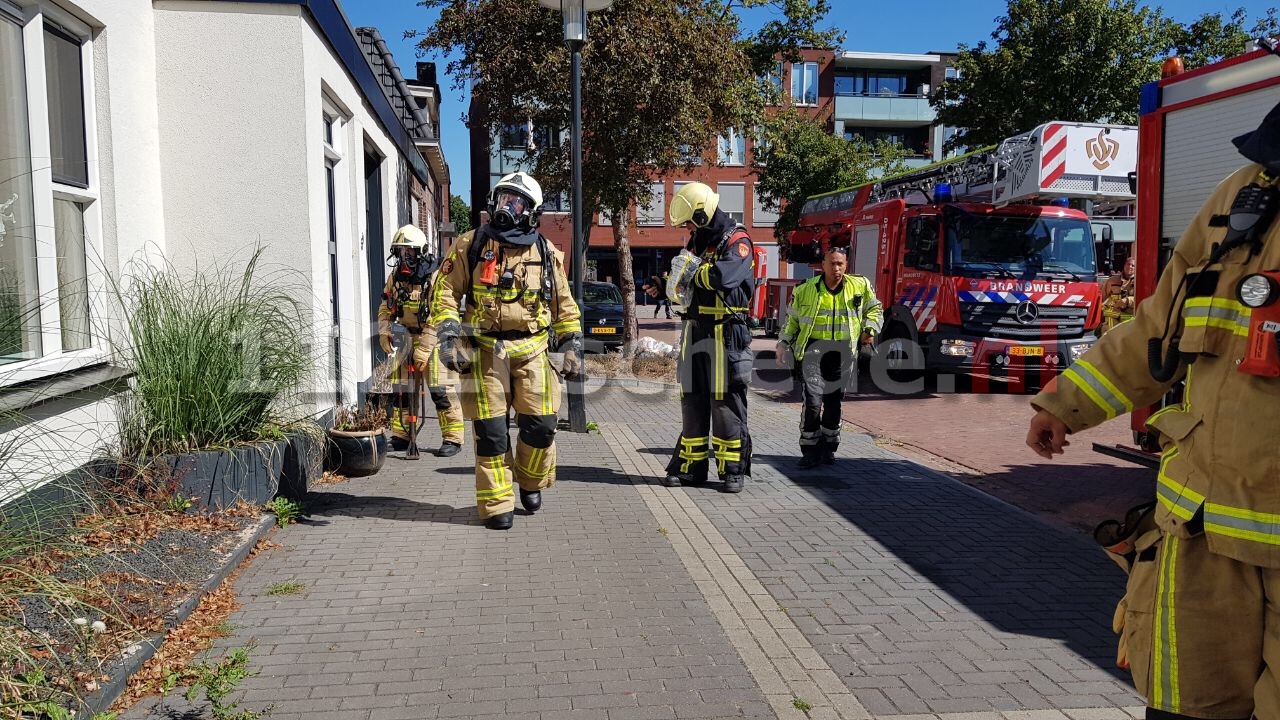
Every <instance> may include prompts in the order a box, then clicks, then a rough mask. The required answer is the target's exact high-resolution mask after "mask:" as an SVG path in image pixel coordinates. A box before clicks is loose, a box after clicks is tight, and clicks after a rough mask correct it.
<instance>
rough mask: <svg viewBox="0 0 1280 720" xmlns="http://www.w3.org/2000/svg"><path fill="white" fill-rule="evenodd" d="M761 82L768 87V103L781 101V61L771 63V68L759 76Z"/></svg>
mask: <svg viewBox="0 0 1280 720" xmlns="http://www.w3.org/2000/svg"><path fill="white" fill-rule="evenodd" d="M760 80H761V82H763V83H764V84H765V85H767V86H768V87H769V90H770V93H769V94H770V98H769V104H770V105H773V104H776V103H779V102H781V101H782V61H781V60H779V61H778V62H775V63H774V64H773V69H772V70H770V71H769V72H767V73H765V74H764V76H763V77H761V78H760Z"/></svg>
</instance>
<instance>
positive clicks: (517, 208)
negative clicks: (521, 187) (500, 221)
mask: <svg viewBox="0 0 1280 720" xmlns="http://www.w3.org/2000/svg"><path fill="white" fill-rule="evenodd" d="M493 204H494V207H495V208H496V209H498V210H506V211H507V212H509V213H511V215H512V216H513V217H520V216H521V215H523V214H525V213H527V212H529V211H530V210H532V209H533V208H531V207H530V205H531V203H530V202H529V198H526V197H525V196H523V195H521V194H520V193H515V192H511V191H509V190H499V191H498V194H497V197H496V198H494V203H493Z"/></svg>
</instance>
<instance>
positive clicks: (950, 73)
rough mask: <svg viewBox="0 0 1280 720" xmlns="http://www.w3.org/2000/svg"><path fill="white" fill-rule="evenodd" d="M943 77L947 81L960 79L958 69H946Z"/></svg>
mask: <svg viewBox="0 0 1280 720" xmlns="http://www.w3.org/2000/svg"><path fill="white" fill-rule="evenodd" d="M945 75H946V78H947V79H948V80H955V79H956V78H959V77H960V68H956V67H947V69H946V71H945Z"/></svg>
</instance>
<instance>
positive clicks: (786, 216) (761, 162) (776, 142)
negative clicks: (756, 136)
mask: <svg viewBox="0 0 1280 720" xmlns="http://www.w3.org/2000/svg"><path fill="white" fill-rule="evenodd" d="M761 140H762V142H759V143H758V144H757V145H756V152H755V158H754V167H753V170H754V171H755V172H756V174H757V178H758V179H757V180H756V192H758V193H759V194H760V200H761V202H763V203H764V205H765V207H766V208H768V209H770V210H775V211H777V210H779V209H781V214H780V215H779V217H778V224H777V225H776V226H775V227H774V230H773V233H774V236H775V237H777V238H779V239H781V238H783V237H784V236H785V235H786V234H787V233H788V232H790V231H791V230H794V229H795V228H796V226H797V221H798V220H799V218H800V208H801V206H802V205H803V204H804V200H805V198H807V197H809V196H811V195H819V194H821V193H825V192H831V191H832V190H839V189H840V188H845V187H850V186H854V185H862V184H864V183H867V182H870V181H871V180H873V179H875V178H877V177H883V176H885V175H889V174H893V173H896V172H900V171H902V170H905V169H906V167H905V165H904V164H903V162H902V161H903V158H904V157H905V156H906V150H904V149H903V148H902V146H900V145H895V144H889V143H886V142H884V141H883V140H877V141H876V142H875V143H874V144H870V143H866V142H863V141H861V140H852V141H850V140H845V139H844V138H841V137H837V136H836V135H833V134H832V133H831V131H830V130H829V129H828V128H827V126H826V124H825V123H824V122H823V121H821V120H818V119H816V118H813V117H810V116H807V115H803V114H801V113H798V112H796V111H795V110H786V111H783V112H781V113H779V114H777V115H775V116H774V117H772V118H770V119H769V120H768V121H767V122H766V123H765V126H764V131H763V137H762V138H761Z"/></svg>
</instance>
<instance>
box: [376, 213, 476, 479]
mask: <svg viewBox="0 0 1280 720" xmlns="http://www.w3.org/2000/svg"><path fill="white" fill-rule="evenodd" d="M391 256H392V257H393V258H395V266H394V267H393V268H392V270H391V276H390V277H389V278H387V284H386V287H384V288H383V290H382V304H381V305H380V306H379V307H378V341H379V344H381V346H382V351H383V352H385V353H387V355H389V356H390V355H394V354H395V348H394V347H393V339H394V336H393V334H392V331H391V326H392V323H400V324H401V325H402V326H404V328H405V329H407V330H408V331H409V335H410V337H412V338H413V357H412V360H413V363H412V364H413V368H414V371H415V372H419V373H422V374H423V379H425V380H426V383H427V386H428V388H429V390H428V391H429V392H430V394H431V401H432V403H433V404H434V405H435V408H436V418H437V419H438V421H439V423H440V435H441V438H442V442H441V444H440V449H439V450H437V451H436V455H437V456H439V457H452V456H453V455H457V454H458V452H459V451H460V450H461V449H462V433H463V424H462V406H461V404H459V402H458V399H457V397H452V398H451V397H450V395H451V394H453V392H452V391H451V388H452V386H455V385H456V384H457V377H456V376H451V374H450V373H448V372H447V371H446V370H445V369H444V368H443V367H441V366H440V361H439V359H438V358H437V357H436V338H435V331H434V329H433V328H431V327H430V326H429V325H428V324H427V323H426V320H427V315H428V295H429V292H430V288H431V282H432V265H433V264H434V263H433V262H432V261H431V258H430V257H429V256H428V253H427V236H426V234H425V233H423V232H422V230H421V229H420V228H418V227H417V226H414V225H405V226H404V227H402V228H400V229H399V230H397V231H396V234H395V237H393V238H392V239H391ZM408 360H409V358H408V357H405V358H402V359H401V362H397V363H396V364H395V366H394V369H393V370H392V374H391V377H390V380H391V382H392V383H393V384H405V383H408V380H409V378H407V377H406V374H407V372H408V367H407V365H408V364H409V363H408V362H407V361H408ZM408 384H410V385H412V383H408ZM412 402H413V403H414V407H415V408H416V407H418V404H419V403H420V402H421V398H414V399H413V400H412ZM411 415H412V416H415V417H416V415H417V412H416V411H414V410H411V409H410V408H404V407H396V408H395V409H394V410H393V411H392V413H391V419H390V424H391V448H392V449H393V450H404V449H406V448H408V447H409V434H410V433H411V432H413V431H414V430H415V428H412V427H411V426H412V424H413V423H412V421H411V419H410V416H411Z"/></svg>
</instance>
